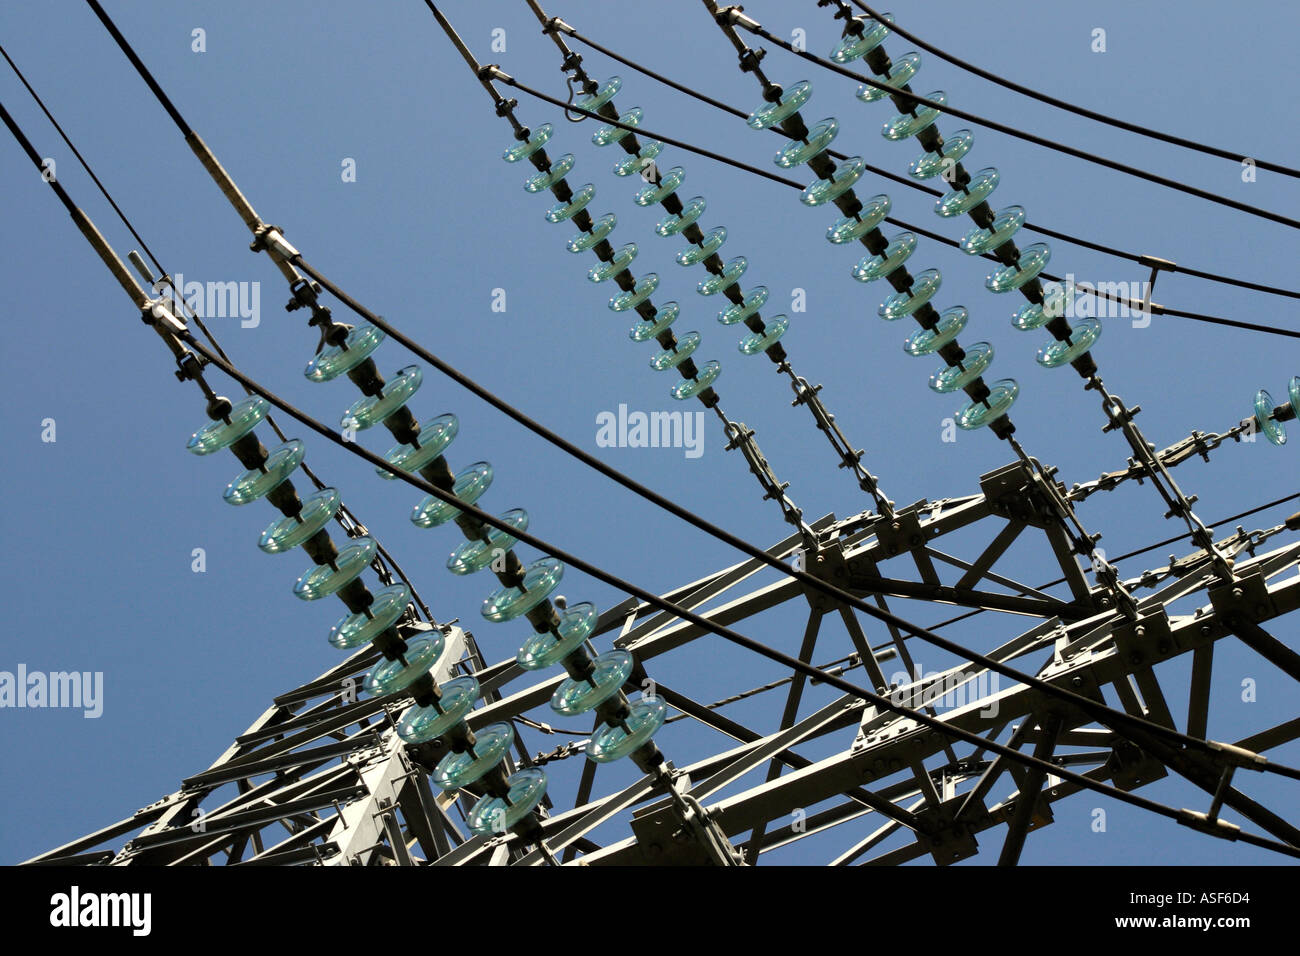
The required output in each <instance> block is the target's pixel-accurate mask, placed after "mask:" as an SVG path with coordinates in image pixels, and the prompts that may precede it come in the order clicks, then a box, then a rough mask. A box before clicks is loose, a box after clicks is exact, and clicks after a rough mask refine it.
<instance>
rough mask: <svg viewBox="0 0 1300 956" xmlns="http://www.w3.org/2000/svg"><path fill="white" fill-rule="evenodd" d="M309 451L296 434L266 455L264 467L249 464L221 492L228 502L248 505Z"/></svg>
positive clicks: (283, 477) (275, 484) (282, 479)
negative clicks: (253, 466)
mask: <svg viewBox="0 0 1300 956" xmlns="http://www.w3.org/2000/svg"><path fill="white" fill-rule="evenodd" d="M306 453H307V449H306V446H305V445H303V443H302V442H300V441H299V440H298V439H296V438H294V439H292V440H290V441H287V442H285V443H284V444H283V445H281V446H280V447H279V448H276V449H275V450H274V451H272V452H271V453H270V454H269V455H267V456H266V461H264V462H263V463H262V467H261V468H250V469H249V470H248V471H246V472H244V473H243V474H242V475H240V476H239V477H238V478H236V479H235V480H234V481H232V482H231V483H230V484H228V485H226V490H225V492H224V493H223V494H222V496H221V497H223V498H224V499H225V500H226V504H229V505H246V504H248V503H249V502H250V501H257V500H258V499H259V498H262V497H264V496H265V495H268V494H270V493H271V492H272V491H274V490H275V489H276V488H278V487H280V485H282V484H284V482H285V480H286V479H287V478H288V477H289V476H290V475H291V474H293V473H294V471H295V470H297V468H298V466H299V465H301V464H302V459H303V456H304V455H305V454H306Z"/></svg>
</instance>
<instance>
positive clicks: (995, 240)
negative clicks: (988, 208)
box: [961, 206, 1025, 256]
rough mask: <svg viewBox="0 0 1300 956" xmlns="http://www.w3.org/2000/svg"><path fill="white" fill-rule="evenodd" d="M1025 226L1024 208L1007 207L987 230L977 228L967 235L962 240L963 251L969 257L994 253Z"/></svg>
mask: <svg viewBox="0 0 1300 956" xmlns="http://www.w3.org/2000/svg"><path fill="white" fill-rule="evenodd" d="M1024 224H1025V209H1024V207H1023V206H1007V208H1005V209H1002V210H999V211H998V214H997V215H996V216H994V217H993V224H992V225H991V226H989V227H988V228H987V229H980V228H979V227H976V228H974V229H972V230H971V231H970V232H968V233H966V235H965V236H963V237H962V240H961V251H962V252H964V253H966V255H968V256H982V255H984V253H986V252H992V251H993V250H994V249H996V248H997V247H998V246H1000V245H1002V243H1004V242H1006V241H1007V240H1008V239H1010V238H1011V237H1012V236H1014V235H1015V234H1016V233H1017V232H1019V231H1020V227H1021V226H1023V225H1024Z"/></svg>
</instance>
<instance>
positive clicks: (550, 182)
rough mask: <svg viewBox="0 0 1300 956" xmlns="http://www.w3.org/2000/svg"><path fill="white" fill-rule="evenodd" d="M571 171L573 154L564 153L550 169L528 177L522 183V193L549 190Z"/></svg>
mask: <svg viewBox="0 0 1300 956" xmlns="http://www.w3.org/2000/svg"><path fill="white" fill-rule="evenodd" d="M572 171H573V154H572V153H565V154H564V155H563V156H561V157H560V158H559V159H557V160H556V161H555V162H553V163H551V168H550V169H548V170H546V171H545V172H539V173H536V174H534V175H532V176H530V177H529V178H528V179H527V180H526V181H525V182H524V192H526V193H539V192H541V191H542V190H544V189H550V188H551V187H552V186H554V185H555V184H556V183H558V182H559V181H560V180H561V179H563V178H564V177H565V176H567V175H569V173H571V172H572Z"/></svg>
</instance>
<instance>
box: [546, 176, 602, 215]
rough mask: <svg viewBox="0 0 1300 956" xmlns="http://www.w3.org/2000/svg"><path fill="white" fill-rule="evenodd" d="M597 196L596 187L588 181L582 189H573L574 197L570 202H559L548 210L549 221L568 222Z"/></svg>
mask: <svg viewBox="0 0 1300 956" xmlns="http://www.w3.org/2000/svg"><path fill="white" fill-rule="evenodd" d="M595 198H596V187H595V186H593V185H592V184H591V183H587V184H586V185H585V186H583V187H582V188H581V189H575V190H574V191H573V198H572V199H570V200H569V201H568V202H557V203H556V204H555V205H554V206H552V207H551V208H550V209H548V210H546V221H547V222H566V221H568V220H569V219H572V218H573V217H574V216H575V215H577V214H578V213H579V212H581V211H582V210H584V209H586V208H587V204H588V203H590V202H591V201H592V200H593V199H595Z"/></svg>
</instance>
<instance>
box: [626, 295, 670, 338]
mask: <svg viewBox="0 0 1300 956" xmlns="http://www.w3.org/2000/svg"><path fill="white" fill-rule="evenodd" d="M680 312H681V306H680V305H678V304H677V303H676V302H665V303H664V304H663V306H662V307H661V308H660V309H659V311H658V312H656V313H655V318H654V321H653V322H647V321H642V322H638V323H637V324H636V325H634V326H632V328H630V329H628V333H627V337H628V338H630V339H631V340H632V341H633V342H648V341H650V339H653V338H654V337H655V336H657V335H658V334H659V333H660V332H662V331H663V330H664V329H666V328H668V327H669V326H670V325H672V324H673V323H674V322H676V321H677V316H678V313H680Z"/></svg>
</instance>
